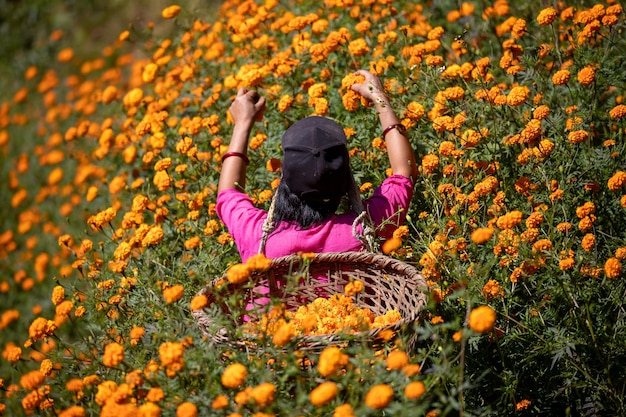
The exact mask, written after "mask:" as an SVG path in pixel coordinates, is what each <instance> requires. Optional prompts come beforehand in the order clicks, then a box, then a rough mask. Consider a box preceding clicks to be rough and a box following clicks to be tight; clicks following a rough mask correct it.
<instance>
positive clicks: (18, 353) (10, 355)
mask: <svg viewBox="0 0 626 417" xmlns="http://www.w3.org/2000/svg"><path fill="white" fill-rule="evenodd" d="M2 357H3V358H4V359H6V360H7V361H9V362H11V363H15V362H17V361H19V360H20V359H21V357H22V348H20V347H19V346H15V345H14V344H11V343H10V344H8V345H7V346H6V347H5V348H4V350H3V351H2Z"/></svg>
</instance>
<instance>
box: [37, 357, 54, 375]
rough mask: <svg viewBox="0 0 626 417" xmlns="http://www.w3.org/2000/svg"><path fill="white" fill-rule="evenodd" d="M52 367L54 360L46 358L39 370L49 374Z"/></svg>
mask: <svg viewBox="0 0 626 417" xmlns="http://www.w3.org/2000/svg"><path fill="white" fill-rule="evenodd" d="M52 367H53V365H52V361H51V360H50V359H44V360H42V361H41V364H40V365H39V372H41V373H42V374H43V375H44V376H49V375H50V374H51V373H52Z"/></svg>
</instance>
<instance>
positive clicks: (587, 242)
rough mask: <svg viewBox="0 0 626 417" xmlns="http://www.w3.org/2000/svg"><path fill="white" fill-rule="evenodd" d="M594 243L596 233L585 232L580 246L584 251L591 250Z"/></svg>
mask: <svg viewBox="0 0 626 417" xmlns="http://www.w3.org/2000/svg"><path fill="white" fill-rule="evenodd" d="M595 245H596V235H594V234H593V233H587V234H586V235H585V236H583V238H582V240H581V242H580V246H581V247H582V248H583V250H584V251H585V252H591V251H592V250H593V248H594V246H595Z"/></svg>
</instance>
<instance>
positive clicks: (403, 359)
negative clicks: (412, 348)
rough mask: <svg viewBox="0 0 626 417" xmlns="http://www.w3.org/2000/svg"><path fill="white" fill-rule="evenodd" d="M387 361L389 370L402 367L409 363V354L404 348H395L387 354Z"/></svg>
mask: <svg viewBox="0 0 626 417" xmlns="http://www.w3.org/2000/svg"><path fill="white" fill-rule="evenodd" d="M385 363H386V365H387V369H389V370H397V369H402V368H403V367H404V366H405V365H406V364H408V363H409V355H408V354H407V353H406V352H405V351H403V350H394V351H391V352H390V353H389V355H387V359H386V360H385Z"/></svg>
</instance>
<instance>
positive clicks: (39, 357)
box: [0, 0, 626, 417]
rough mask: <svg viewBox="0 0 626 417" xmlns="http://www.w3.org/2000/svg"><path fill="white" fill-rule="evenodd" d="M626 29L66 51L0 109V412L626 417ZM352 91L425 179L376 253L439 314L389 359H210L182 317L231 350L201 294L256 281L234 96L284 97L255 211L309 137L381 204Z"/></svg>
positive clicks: (511, 28)
mask: <svg viewBox="0 0 626 417" xmlns="http://www.w3.org/2000/svg"><path fill="white" fill-rule="evenodd" d="M166 22H167V23H168V24H171V23H173V24H174V27H175V30H174V31H173V35H172V36H168V37H164V36H162V37H159V36H158V35H157V31H156V30H155V29H157V28H158V27H159V25H162V24H165V23H166ZM624 30H625V19H624V11H623V8H622V6H621V5H620V4H619V3H617V2H616V1H614V0H606V1H605V2H601V1H599V2H594V1H583V0H580V1H574V0H568V1H565V0H563V1H537V2H524V1H515V2H514V1H510V2H509V1H507V0H495V1H488V0H476V1H467V2H461V1H451V0H442V1H425V2H410V1H391V0H378V1H374V0H325V1H310V0H301V1H295V0H293V1H288V0H285V1H281V2H279V1H277V0H265V1H260V0H256V1H254V0H246V1H244V0H232V1H226V2H224V3H223V4H222V5H221V6H220V7H216V8H215V11H214V12H212V13H200V12H199V11H198V10H196V9H194V8H192V7H191V6H190V7H186V6H185V4H184V3H180V5H176V4H172V5H171V6H168V7H166V8H164V9H163V10H162V12H161V14H160V15H159V16H157V18H156V19H154V21H153V22H152V23H150V24H147V25H145V27H137V26H134V27H132V28H130V29H129V30H126V31H123V32H122V33H120V34H119V36H116V37H114V38H113V39H110V42H109V44H108V46H106V47H104V48H102V49H100V50H97V51H95V52H94V53H93V54H92V55H90V56H86V55H87V54H79V53H77V52H76V50H75V48H74V47H73V45H72V44H71V43H69V42H67V41H66V38H64V37H63V36H61V35H62V34H61V33H59V32H53V33H51V34H50V36H49V39H48V41H47V43H46V45H44V46H43V47H42V48H41V50H40V54H41V55H40V58H41V59H39V61H37V62H33V63H30V64H29V65H24V68H19V65H17V67H16V68H18V69H19V75H18V76H17V78H16V79H14V80H12V81H11V82H10V83H8V85H9V87H10V88H11V90H10V91H4V92H3V93H2V96H1V97H2V101H0V181H1V184H2V185H1V186H0V200H1V201H2V204H1V205H0V219H1V220H0V225H1V226H0V300H1V302H0V350H1V352H2V357H1V358H0V415H6V416H20V415H38V416H39V415H40V416H60V417H79V416H115V417H122V416H146V417H153V416H177V417H193V416H230V417H238V416H254V417H268V416H333V417H348V416H359V417H366V416H421V415H427V416H431V417H432V416H445V415H463V416H477V415H481V416H483V415H485V416H488V415H493V416H502V415H550V416H557V415H598V416H601V415H602V416H609V415H611V416H624V415H625V414H626V411H625V410H626V404H625V402H626V400H625V398H626V310H625V308H624V302H623V301H624V299H625V296H626V285H625V276H624V275H625V265H624V262H625V261H626V141H625V136H626V105H625V104H624V95H625V87H626V71H624V66H625V65H626V36H625V34H624ZM360 68H364V69H367V70H370V71H372V72H373V73H375V74H378V75H379V76H380V77H381V79H383V80H384V85H385V88H386V90H387V93H388V95H389V96H390V98H391V101H392V103H393V106H394V108H395V109H396V111H397V113H398V115H399V116H400V117H401V119H402V123H403V124H404V125H405V126H406V127H407V129H408V137H409V140H410V141H411V143H412V145H413V147H414V149H415V152H416V156H417V161H418V164H419V165H420V166H419V172H420V176H419V178H418V181H417V183H416V189H415V196H414V199H413V202H412V206H411V208H410V211H409V213H408V218H407V222H406V227H402V228H399V229H398V230H397V231H396V233H394V238H393V239H390V240H389V241H386V242H379V243H380V244H381V247H382V248H383V250H384V252H385V253H386V254H387V255H388V256H390V257H393V258H396V259H399V260H402V261H404V262H406V263H409V264H411V265H414V266H416V267H417V268H418V269H419V271H421V273H422V274H423V276H424V278H425V279H426V281H427V284H428V288H427V289H425V292H426V293H427V296H428V303H427V305H426V306H425V308H424V309H423V311H422V312H421V314H420V316H419V320H418V321H416V322H415V323H414V324H411V325H408V326H407V327H408V328H406V329H405V331H404V332H400V333H398V334H388V335H386V336H385V339H386V342H385V341H383V342H384V343H382V342H381V343H380V344H377V345H375V346H371V345H369V344H367V343H365V342H360V341H359V340H355V341H354V342H352V343H349V344H348V343H345V344H339V345H333V346H328V347H326V348H325V349H323V350H320V351H306V350H303V349H302V346H301V345H299V343H298V338H297V337H295V336H294V332H293V329H289V328H285V327H284V326H278V327H276V326H275V327H271V331H269V330H268V334H261V335H259V337H258V338H257V339H256V341H255V343H251V344H247V345H240V347H236V346H235V347H233V345H232V344H223V343H216V342H215V340H214V339H213V338H211V337H207V336H206V335H205V334H203V332H201V330H200V328H199V327H198V325H197V323H196V322H195V320H194V317H193V315H192V310H202V309H204V311H206V312H207V314H209V315H210V316H211V317H212V318H213V319H214V321H215V329H216V331H218V330H220V329H222V328H225V329H226V334H227V335H228V337H229V338H230V339H231V340H237V339H238V338H239V337H241V336H242V335H243V333H242V331H243V330H242V329H241V328H240V327H237V326H235V325H234V324H233V323H234V322H233V320H232V317H230V316H229V315H228V314H227V313H225V312H224V310H223V309H221V308H219V307H218V306H216V305H215V304H214V303H207V298H204V297H202V296H196V295H197V294H198V292H199V291H200V290H201V289H203V288H205V286H206V285H207V284H208V283H209V282H212V281H213V280H214V279H215V278H218V277H220V276H222V275H223V274H225V273H226V271H227V270H229V267H231V266H233V265H237V264H238V263H239V262H240V258H239V255H238V252H237V250H236V248H235V246H234V244H233V242H232V239H231V237H230V235H229V234H228V232H227V230H226V229H225V227H224V225H223V224H222V223H221V222H220V220H219V219H218V218H217V216H216V213H215V200H216V188H217V180H218V177H219V173H220V165H221V162H220V161H221V155H222V154H223V153H224V152H225V151H226V147H227V146H226V145H227V144H228V141H229V137H230V133H231V131H232V120H231V119H230V118H229V116H228V114H227V110H228V107H229V105H230V103H231V101H232V99H233V97H234V95H235V94H236V91H237V89H238V88H239V87H247V88H254V89H257V90H258V91H259V93H260V94H261V95H263V96H265V97H267V100H268V108H267V111H266V112H265V116H264V119H263V121H262V122H260V123H257V124H256V125H255V129H254V131H253V132H252V136H251V140H250V147H249V148H250V149H249V157H250V165H249V167H248V181H247V186H246V191H247V192H248V193H249V195H250V196H251V197H252V198H253V201H254V202H255V204H257V205H258V206H260V207H264V208H267V206H268V205H269V201H270V199H271V196H272V192H273V189H274V188H275V187H276V185H277V182H278V180H279V178H280V159H281V150H280V137H281V135H282V132H283V131H284V130H285V129H286V127H287V126H289V125H290V124H291V123H293V122H295V121H296V120H298V119H300V118H302V117H304V116H307V115H313V114H317V115H325V116H328V117H331V118H333V119H335V120H337V121H338V122H340V123H341V124H342V125H343V126H344V127H345V131H346V133H347V136H348V141H349V143H348V146H349V150H350V155H351V166H352V169H353V171H354V173H355V178H356V181H357V183H358V184H359V185H360V187H361V192H362V195H363V197H367V196H368V195H369V194H370V193H371V192H372V190H373V188H374V187H375V186H376V185H377V184H379V183H380V182H381V181H382V179H383V178H384V177H385V176H386V175H388V160H387V157H386V154H385V152H386V150H385V142H384V141H383V140H382V132H381V128H380V126H379V124H378V119H377V116H376V114H375V112H374V110H373V109H372V108H368V107H367V106H365V105H364V104H363V103H362V102H361V100H360V98H359V97H358V96H357V95H356V93H353V92H352V91H351V90H350V89H349V88H348V86H349V85H350V84H351V82H353V76H352V73H353V72H354V71H355V70H357V69H360ZM245 278H246V277H245V274H244V276H243V279H244V281H245ZM346 292H347V293H348V294H347V296H351V295H353V293H354V292H357V291H355V290H354V288H351V289H350V290H349V291H346ZM237 298H239V299H241V293H238V294H234V295H232V297H226V299H225V300H223V302H224V303H227V304H228V305H231V306H234V305H236V304H237V303H236V299H237ZM335 307H336V306H335ZM335 307H332V308H335ZM329 308H331V307H329ZM303 320H304V321H306V320H307V318H306V317H305V318H304V319H303ZM283 324H285V323H283ZM326 326H327V327H325V328H324V329H326V330H325V331H329V330H328V329H329V328H332V327H333V322H332V320H331V321H330V322H326ZM268 329H270V327H268ZM409 341H410V343H409ZM241 346H243V347H241Z"/></svg>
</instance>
